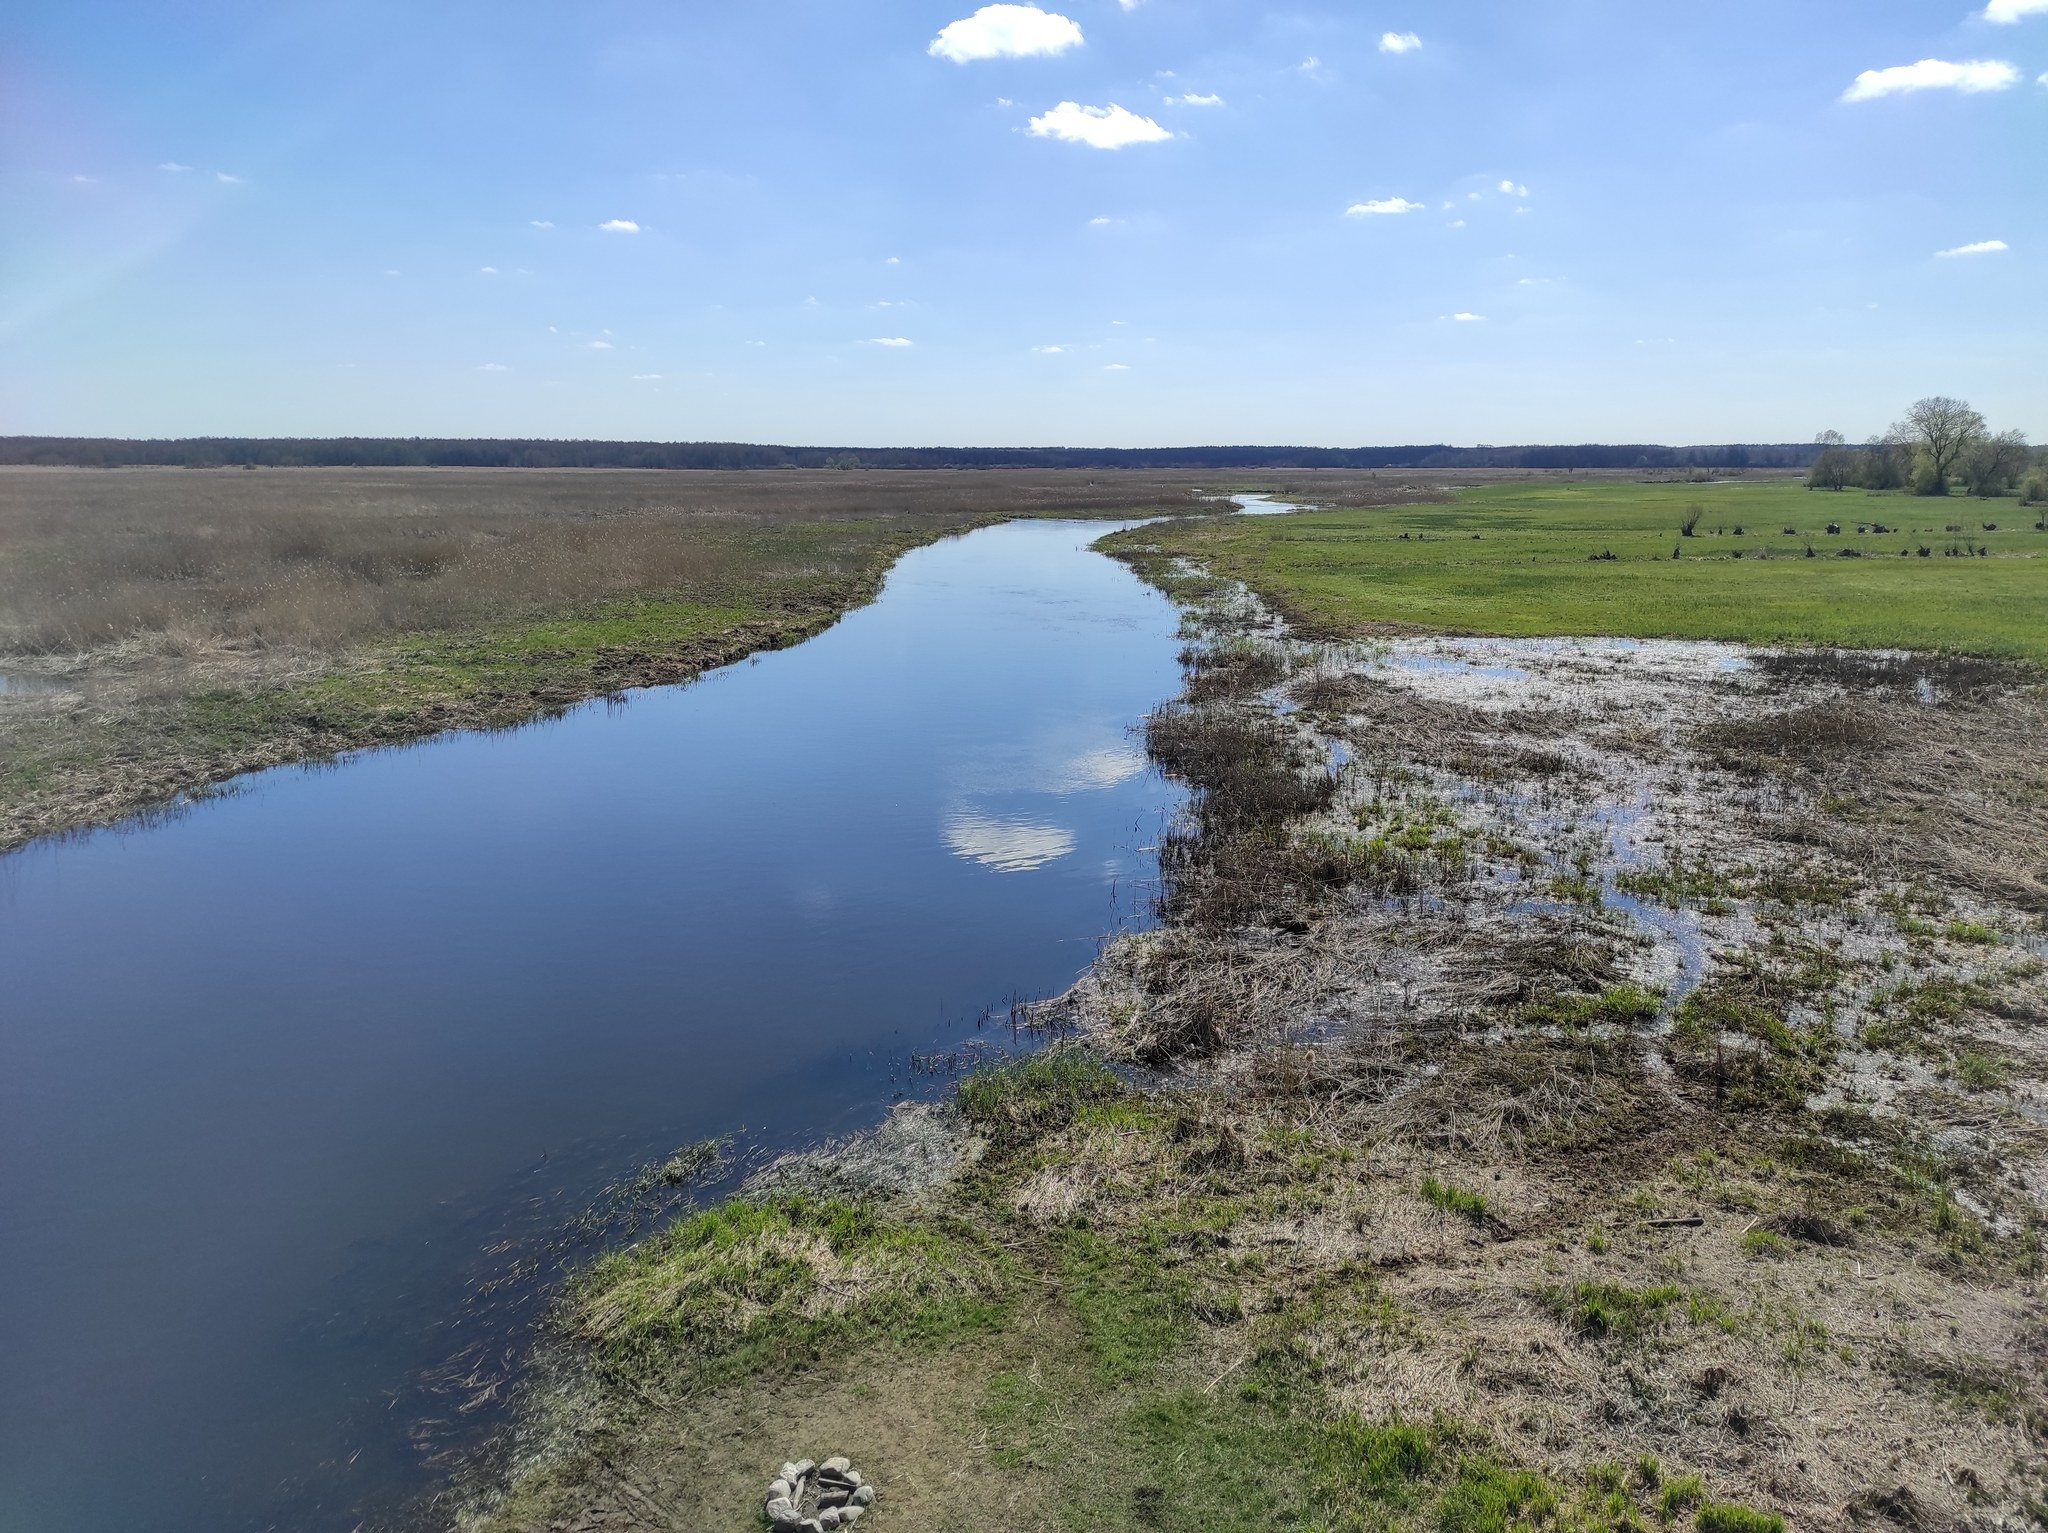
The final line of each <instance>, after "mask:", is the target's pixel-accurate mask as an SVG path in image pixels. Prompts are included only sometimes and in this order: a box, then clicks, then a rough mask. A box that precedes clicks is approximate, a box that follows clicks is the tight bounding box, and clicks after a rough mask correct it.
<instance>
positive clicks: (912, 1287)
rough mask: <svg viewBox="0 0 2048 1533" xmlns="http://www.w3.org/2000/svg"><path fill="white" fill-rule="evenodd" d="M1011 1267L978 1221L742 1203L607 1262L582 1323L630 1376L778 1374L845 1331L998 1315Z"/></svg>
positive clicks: (926, 1330)
mask: <svg viewBox="0 0 2048 1533" xmlns="http://www.w3.org/2000/svg"><path fill="white" fill-rule="evenodd" d="M1005 1286H1006V1284H1005V1278H1004V1265H1003V1263H1002V1261H1001V1259H1000V1258H999V1257H998V1256H997V1254H996V1253H995V1252H994V1251H993V1250H992V1249H990V1248H989V1247H987V1246H986V1245H985V1244H984V1242H983V1241H982V1240H981V1238H980V1237H979V1236H978V1235H976V1234H975V1233H973V1232H972V1231H971V1230H969V1229H968V1228H967V1227H965V1226H962V1225H958V1224H954V1223H951V1222H940V1221H934V1222H911V1221H909V1220H905V1219H901V1218H896V1217H893V1216H891V1215H888V1214H886V1213H884V1212H883V1211H882V1210H881V1209H879V1208H878V1207H877V1206H875V1205H873V1204H870V1203H865V1202H847V1201H843V1200H839V1199H833V1198H812V1197H806V1196H801V1195H791V1196H787V1197H779V1198H770V1199H764V1200H759V1201H756V1200H751V1199H734V1200H732V1201H730V1202H727V1203H723V1204H720V1205H719V1206H718V1207H716V1208H712V1209H707V1210H706V1211H704V1212H703V1213H700V1214H697V1215H694V1216H692V1217H690V1218H687V1219H683V1220H681V1221H679V1222H678V1223H676V1224H675V1225H673V1226H671V1227H670V1228H669V1229H667V1230H665V1231H663V1232H662V1233H660V1234H658V1235H654V1236H651V1237H649V1238H648V1239H646V1240H643V1241H641V1242H640V1243H638V1244H637V1245H634V1246H630V1247H628V1248H626V1249H624V1250H621V1251H616V1252H613V1253H611V1254H610V1255H607V1256H605V1257H603V1258H601V1259H599V1260H598V1261H597V1262H596V1263H594V1264H593V1265H592V1266H591V1268H590V1269H589V1270H588V1271H587V1272H585V1273H584V1274H583V1275H582V1276H581V1277H580V1278H579V1279H578V1280H577V1281H576V1283H575V1286H574V1290H573V1296H574V1317H575V1326H576V1329H577V1331H578V1332H579V1333H580V1334H581V1335H582V1337H583V1338H584V1339H585V1340H586V1341H587V1342H589V1343H590V1347H591V1352H592V1355H593V1357H594V1358H595V1360H596V1361H597V1363H598V1365H599V1366H600V1367H601V1368H602V1369H603V1370H604V1371H605V1372H607V1373H608V1374H609V1375H611V1376H612V1377H613V1378H614V1379H616V1380H619V1381H621V1382H627V1383H632V1382H635V1381H637V1382H643V1383H647V1384H657V1383H665V1382H692V1381H702V1380H710V1379H716V1378H720V1377H725V1376H729V1375H735V1374H740V1373H754V1372H760V1371H769V1372H773V1371H778V1370H779V1369H780V1368H782V1367H787V1366H793V1365H796V1364H799V1363H801V1362H803V1361H805V1360H807V1359H808V1358H810V1357H812V1356H815V1355H816V1353H817V1351H818V1349H819V1347H820V1346H821V1345H823V1344H824V1343H825V1342H826V1341H827V1340H828V1339H829V1338H830V1337H832V1336H834V1335H835V1334H836V1335H848V1336H851V1335H861V1336H869V1337H873V1336H893V1337H896V1338H898V1339H910V1338H913V1337H919V1336H925V1337H930V1336H934V1335H945V1334H952V1333H957V1332H958V1331H960V1330H962V1329H964V1328H968V1327H972V1326H974V1325H977V1324H987V1323H990V1322H991V1321H992V1320H993V1319H994V1318H995V1316H996V1314H997V1313H998V1311H999V1306H1000V1299H1001V1296H1002V1294H1003V1292H1004V1289H1005Z"/></svg>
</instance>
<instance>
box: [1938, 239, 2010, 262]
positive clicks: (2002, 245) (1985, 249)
mask: <svg viewBox="0 0 2048 1533" xmlns="http://www.w3.org/2000/svg"><path fill="white" fill-rule="evenodd" d="M2010 249H2012V246H2010V245H2008V244H2006V242H2005V241H2004V240H1978V241H1977V243H1976V244H1974V245H1958V246H1956V247H1955V248H1954V249H1953V250H1937V251H1935V252H1934V254H1935V258H1936V259H1937V260H1943V261H1946V260H1948V259H1949V258H1950V257H1952V256H1973V255H1996V254H1997V253H1998V252H1999V251H2001V250H2010Z"/></svg>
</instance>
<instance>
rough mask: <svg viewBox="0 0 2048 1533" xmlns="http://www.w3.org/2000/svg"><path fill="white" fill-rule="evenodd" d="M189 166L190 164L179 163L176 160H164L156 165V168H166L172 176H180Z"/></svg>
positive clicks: (189, 168)
mask: <svg viewBox="0 0 2048 1533" xmlns="http://www.w3.org/2000/svg"><path fill="white" fill-rule="evenodd" d="M191 168H192V167H191V166H190V165H180V164H179V163H178V162H177V161H176V160H165V161H164V162H163V164H161V165H159V166H157V169H158V170H168V171H169V172H170V173H171V174H172V175H174V176H182V175H184V174H185V173H186V172H187V171H189V170H191Z"/></svg>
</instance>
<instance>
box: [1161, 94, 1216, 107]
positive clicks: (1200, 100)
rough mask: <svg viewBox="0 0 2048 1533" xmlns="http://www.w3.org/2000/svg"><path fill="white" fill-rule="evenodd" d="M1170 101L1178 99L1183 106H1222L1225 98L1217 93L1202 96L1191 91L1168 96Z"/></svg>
mask: <svg viewBox="0 0 2048 1533" xmlns="http://www.w3.org/2000/svg"><path fill="white" fill-rule="evenodd" d="M1166 99H1167V100H1168V101H1178V102H1179V103H1180V104H1181V105H1182V106H1221V105H1223V98H1222V97H1221V96H1217V95H1213V94H1212V95H1207V96H1200V95H1197V94H1195V92H1193V91H1189V92H1188V93H1187V94H1186V95H1185V96H1168V97H1167V98H1166Z"/></svg>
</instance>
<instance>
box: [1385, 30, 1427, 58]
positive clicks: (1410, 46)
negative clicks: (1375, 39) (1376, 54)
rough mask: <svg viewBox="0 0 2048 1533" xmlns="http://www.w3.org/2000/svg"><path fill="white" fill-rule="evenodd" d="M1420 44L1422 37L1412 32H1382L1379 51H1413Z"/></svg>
mask: <svg viewBox="0 0 2048 1533" xmlns="http://www.w3.org/2000/svg"><path fill="white" fill-rule="evenodd" d="M1421 46H1422V39H1421V38H1419V37H1417V36H1416V35H1415V34H1414V33H1413V32H1382V33H1381V34H1380V52H1382V53H1413V52H1415V51H1416V50H1417V49H1418V48H1420V47H1421Z"/></svg>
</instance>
